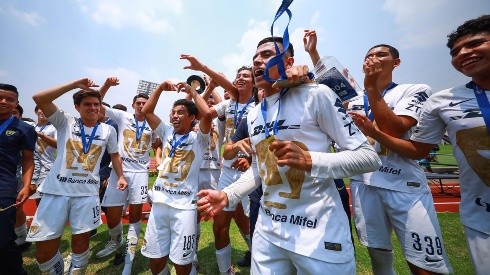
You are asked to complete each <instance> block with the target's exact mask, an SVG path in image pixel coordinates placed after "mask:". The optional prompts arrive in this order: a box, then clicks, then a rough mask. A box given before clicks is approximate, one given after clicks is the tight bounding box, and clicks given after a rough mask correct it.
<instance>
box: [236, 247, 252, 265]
mask: <svg viewBox="0 0 490 275" xmlns="http://www.w3.org/2000/svg"><path fill="white" fill-rule="evenodd" d="M251 262H252V253H250V251H247V252H246V253H245V255H243V258H241V259H240V260H238V262H237V263H236V264H237V265H238V266H240V267H249V266H250V263H251Z"/></svg>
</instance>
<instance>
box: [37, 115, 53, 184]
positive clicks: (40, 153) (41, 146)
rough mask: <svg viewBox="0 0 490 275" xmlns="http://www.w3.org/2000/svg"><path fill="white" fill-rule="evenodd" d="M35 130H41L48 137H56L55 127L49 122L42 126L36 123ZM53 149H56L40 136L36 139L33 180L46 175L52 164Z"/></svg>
mask: <svg viewBox="0 0 490 275" xmlns="http://www.w3.org/2000/svg"><path fill="white" fill-rule="evenodd" d="M36 132H41V133H43V134H45V135H46V136H48V137H52V138H54V139H56V129H55V128H54V126H53V125H52V124H50V123H48V124H46V125H43V126H38V125H36ZM55 151H56V149H55V148H53V147H51V146H49V145H48V144H47V143H46V142H45V141H44V140H42V139H41V138H38V139H37V142H36V150H35V151H34V173H33V175H32V179H33V180H36V179H38V178H43V177H46V175H47V174H48V172H49V170H51V167H52V166H53V163H54V155H55Z"/></svg>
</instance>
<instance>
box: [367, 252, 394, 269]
mask: <svg viewBox="0 0 490 275" xmlns="http://www.w3.org/2000/svg"><path fill="white" fill-rule="evenodd" d="M368 252H369V256H370V258H371V265H372V269H373V273H374V275H395V274H396V273H395V269H394V268H393V254H394V253H393V251H386V250H380V249H376V248H371V247H368Z"/></svg>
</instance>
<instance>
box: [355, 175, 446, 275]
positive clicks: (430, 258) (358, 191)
mask: <svg viewBox="0 0 490 275" xmlns="http://www.w3.org/2000/svg"><path fill="white" fill-rule="evenodd" d="M351 191H352V202H353V208H354V220H355V225H356V229H357V235H358V237H359V241H360V242H361V243H362V244H363V245H366V246H368V247H371V248H380V249H387V250H393V244H392V243H391V232H392V230H393V229H394V230H395V234H396V235H397V237H398V240H399V242H400V246H401V248H402V250H403V253H404V254H405V259H406V260H407V261H408V262H410V263H412V264H414V265H415V266H418V267H420V268H423V269H425V270H429V271H432V272H437V273H451V272H452V268H451V265H450V264H449V260H448V258H447V255H446V249H445V248H444V245H443V241H442V234H441V229H440V227H439V221H438V220H437V214H436V210H435V208H434V201H433V199H432V195H431V194H430V193H425V194H412V193H404V192H398V191H393V190H388V189H383V188H378V187H374V186H369V185H365V184H364V183H360V182H359V181H351Z"/></svg>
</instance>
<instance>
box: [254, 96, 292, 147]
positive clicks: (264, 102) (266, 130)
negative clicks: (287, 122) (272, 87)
mask: <svg viewBox="0 0 490 275" xmlns="http://www.w3.org/2000/svg"><path fill="white" fill-rule="evenodd" d="M288 91H289V89H287V88H285V89H282V90H281V93H280V94H279V98H278V99H277V100H278V101H279V106H278V107H277V114H276V118H275V119H274V122H273V123H272V134H273V135H277V133H278V132H279V128H278V126H277V121H278V119H279V113H280V112H281V98H282V97H283V96H284V95H285V94H286V93H287V92H288ZM260 110H261V112H262V118H263V120H264V134H265V137H266V138H268V137H270V135H271V134H270V133H269V127H268V126H267V100H266V99H265V98H264V99H262V103H261V105H260Z"/></svg>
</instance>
